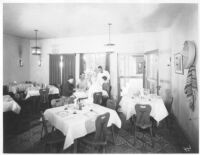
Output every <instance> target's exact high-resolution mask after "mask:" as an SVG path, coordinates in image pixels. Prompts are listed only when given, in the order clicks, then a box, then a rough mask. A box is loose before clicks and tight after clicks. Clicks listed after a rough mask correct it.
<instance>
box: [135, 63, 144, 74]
mask: <svg viewBox="0 0 200 155" xmlns="http://www.w3.org/2000/svg"><path fill="white" fill-rule="evenodd" d="M143 68H144V63H143V62H136V74H143Z"/></svg>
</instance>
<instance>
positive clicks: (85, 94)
mask: <svg viewBox="0 0 200 155" xmlns="http://www.w3.org/2000/svg"><path fill="white" fill-rule="evenodd" d="M73 95H74V96H76V98H87V97H88V92H86V91H80V90H77V91H76V92H74V93H73Z"/></svg>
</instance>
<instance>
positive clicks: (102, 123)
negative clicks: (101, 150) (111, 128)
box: [94, 112, 110, 141]
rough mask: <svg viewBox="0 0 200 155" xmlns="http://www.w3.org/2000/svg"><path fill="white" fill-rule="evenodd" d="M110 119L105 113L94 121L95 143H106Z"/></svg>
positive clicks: (108, 114)
mask: <svg viewBox="0 0 200 155" xmlns="http://www.w3.org/2000/svg"><path fill="white" fill-rule="evenodd" d="M109 118H110V113H108V112H107V113H105V114H102V115H100V116H98V117H97V119H96V121H95V126H96V133H95V137H94V140H95V141H106V134H107V125H108V121H109Z"/></svg>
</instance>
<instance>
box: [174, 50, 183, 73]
mask: <svg viewBox="0 0 200 155" xmlns="http://www.w3.org/2000/svg"><path fill="white" fill-rule="evenodd" d="M174 68H175V73H177V74H184V70H183V56H182V54H181V53H176V54H175V55H174Z"/></svg>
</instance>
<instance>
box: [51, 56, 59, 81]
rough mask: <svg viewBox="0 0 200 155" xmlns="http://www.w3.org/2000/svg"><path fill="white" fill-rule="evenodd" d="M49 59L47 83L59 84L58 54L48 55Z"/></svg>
mask: <svg viewBox="0 0 200 155" xmlns="http://www.w3.org/2000/svg"><path fill="white" fill-rule="evenodd" d="M49 59H50V60H49V83H50V84H51V85H57V84H61V72H60V67H59V62H60V55H50V57H49Z"/></svg>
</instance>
